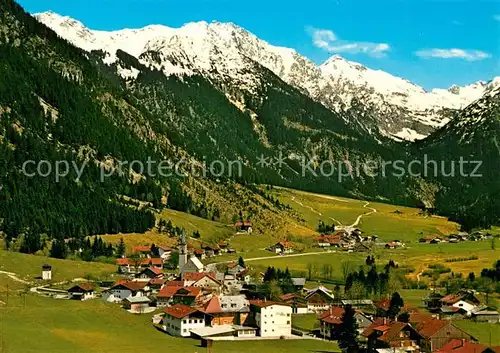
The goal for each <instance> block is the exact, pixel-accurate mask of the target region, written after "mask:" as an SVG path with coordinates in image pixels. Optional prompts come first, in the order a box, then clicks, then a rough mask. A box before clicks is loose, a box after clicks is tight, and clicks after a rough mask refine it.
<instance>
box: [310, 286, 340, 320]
mask: <svg viewBox="0 0 500 353" xmlns="http://www.w3.org/2000/svg"><path fill="white" fill-rule="evenodd" d="M333 300H334V296H333V293H332V292H331V291H330V290H329V289H327V288H325V287H323V286H319V287H317V288H315V289H312V290H309V291H307V295H306V301H307V310H308V311H309V312H311V313H317V312H323V311H327V310H328V309H329V308H330V306H331V305H332V303H333Z"/></svg>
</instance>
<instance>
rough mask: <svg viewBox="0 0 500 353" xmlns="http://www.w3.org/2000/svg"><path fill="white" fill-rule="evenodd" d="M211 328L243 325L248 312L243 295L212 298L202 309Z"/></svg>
mask: <svg viewBox="0 0 500 353" xmlns="http://www.w3.org/2000/svg"><path fill="white" fill-rule="evenodd" d="M200 310H201V311H203V312H204V313H205V314H207V322H209V323H210V325H211V326H217V325H243V323H245V321H246V320H247V317H248V313H249V312H250V303H249V301H248V300H247V299H246V298H245V296H244V295H235V296H222V297H218V296H213V297H212V298H211V299H210V300H209V301H208V302H207V303H205V305H204V307H203V309H200Z"/></svg>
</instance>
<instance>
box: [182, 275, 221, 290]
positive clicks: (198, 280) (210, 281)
mask: <svg viewBox="0 0 500 353" xmlns="http://www.w3.org/2000/svg"><path fill="white" fill-rule="evenodd" d="M183 278H184V282H185V283H186V285H187V286H192V287H199V288H201V289H202V290H204V291H208V292H214V293H220V292H221V290H222V283H221V282H220V281H218V280H217V279H216V278H215V273H208V272H191V273H189V272H188V273H184V274H183Z"/></svg>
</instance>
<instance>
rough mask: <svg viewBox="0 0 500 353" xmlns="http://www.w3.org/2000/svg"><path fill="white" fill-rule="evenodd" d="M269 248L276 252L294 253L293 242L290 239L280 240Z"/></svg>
mask: <svg viewBox="0 0 500 353" xmlns="http://www.w3.org/2000/svg"><path fill="white" fill-rule="evenodd" d="M269 250H270V251H272V252H274V253H276V254H291V253H293V244H292V243H290V242H289V241H280V242H278V243H276V244H274V245H273V246H271V247H270V248H269Z"/></svg>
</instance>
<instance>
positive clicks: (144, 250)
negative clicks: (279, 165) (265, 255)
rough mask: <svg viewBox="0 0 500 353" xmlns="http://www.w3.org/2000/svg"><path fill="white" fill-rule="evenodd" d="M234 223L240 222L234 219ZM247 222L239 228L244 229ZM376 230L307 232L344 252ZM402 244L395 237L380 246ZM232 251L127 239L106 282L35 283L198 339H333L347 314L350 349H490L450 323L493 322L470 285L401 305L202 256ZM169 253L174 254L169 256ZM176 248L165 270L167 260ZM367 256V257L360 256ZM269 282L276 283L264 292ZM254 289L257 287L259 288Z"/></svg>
mask: <svg viewBox="0 0 500 353" xmlns="http://www.w3.org/2000/svg"><path fill="white" fill-rule="evenodd" d="M240 226H242V227H245V225H244V224H241V225H240ZM248 228H250V232H251V227H250V224H247V228H246V229H244V231H245V232H247V233H248V231H249V229H248ZM376 241H377V237H376V236H371V237H363V236H361V234H359V233H358V231H357V230H354V231H352V232H351V233H345V232H339V233H336V234H335V235H327V234H324V235H322V236H321V237H319V238H317V239H316V242H317V246H318V247H320V248H326V247H338V248H344V249H346V250H347V251H369V250H370V248H371V245H372V244H374V243H375V242H376ZM403 246H405V245H404V244H403V243H401V242H399V241H398V240H394V241H392V242H390V243H387V244H385V245H384V247H385V248H386V249H392V248H397V247H403ZM268 250H270V251H272V252H274V253H277V254H284V255H285V254H290V253H293V244H292V243H290V242H287V241H280V242H278V243H276V244H274V245H272V246H270V247H269V249H268ZM231 251H232V250H231V249H230V248H229V247H228V246H227V244H225V243H220V244H218V245H217V246H213V245H212V246H205V247H204V248H203V249H193V248H190V249H189V248H188V244H187V241H186V235H185V233H184V232H183V233H182V235H181V236H180V238H179V241H178V246H177V249H174V248H172V247H168V246H156V245H151V246H136V247H134V248H133V249H132V253H131V254H130V255H131V256H129V257H125V256H124V257H122V258H119V259H117V260H116V265H117V273H118V274H119V275H120V276H121V278H120V279H118V280H117V281H115V282H112V283H99V284H96V283H93V282H91V281H88V282H75V283H73V284H72V285H71V286H70V288H68V289H67V291H66V292H64V291H62V290H56V289H51V288H50V287H49V286H45V287H44V286H42V287H38V288H37V292H38V293H39V294H42V295H49V296H52V297H54V298H61V299H62V298H64V299H71V300H82V301H86V300H104V301H106V302H110V303H116V305H120V306H121V307H122V308H123V310H126V311H128V312H129V313H130V314H133V315H151V324H152V326H153V327H152V329H155V328H156V329H157V330H158V331H160V332H162V333H163V334H167V335H171V336H176V337H183V338H185V339H198V340H200V342H201V345H202V347H211V346H212V344H213V343H214V342H216V341H246V340H265V339H282V340H283V339H284V340H289V339H298V340H304V339H308V340H325V341H331V342H332V343H333V342H336V341H338V340H339V339H340V338H341V337H342V336H343V335H344V334H345V332H344V330H345V327H344V320H346V317H347V316H349V315H352V316H351V319H352V320H353V321H354V322H355V324H354V326H352V327H354V328H355V330H356V333H355V340H356V342H357V343H356V344H357V345H358V347H359V350H363V351H367V352H378V353H389V352H393V353H403V352H404V353H409V352H413V353H419V352H429V353H430V352H438V353H451V352H457V353H466V352H480V353H494V352H497V353H498V352H500V347H488V346H487V345H484V343H479V342H478V340H477V339H476V338H475V337H474V336H473V335H472V334H470V333H468V332H466V331H465V330H463V329H461V328H459V327H458V326H457V325H456V324H455V322H456V320H471V321H475V322H487V323H491V324H493V325H494V326H495V327H496V328H497V332H498V327H500V314H499V313H498V311H497V310H496V309H495V308H494V307H491V306H488V305H487V304H485V303H482V302H481V300H480V299H479V297H478V295H476V293H475V291H473V290H462V289H461V290H458V291H456V292H455V293H451V294H442V293H440V292H439V291H435V290H429V291H428V293H427V295H426V296H424V297H422V298H421V301H422V306H421V307H418V308H417V307H415V306H413V305H410V304H407V303H406V302H405V301H404V298H402V297H400V295H399V294H398V293H397V292H395V293H392V295H387V296H386V297H385V298H381V299H379V300H372V299H369V298H356V299H346V298H345V297H341V296H340V295H339V292H338V290H339V289H338V288H337V290H336V291H333V290H331V289H328V288H327V287H326V286H323V285H322V284H321V283H318V284H317V285H316V286H312V287H309V286H308V284H307V279H306V278H302V277H292V276H291V274H290V273H289V272H288V269H286V271H283V270H279V269H278V270H276V269H274V268H269V269H268V271H266V272H265V273H263V272H261V273H258V274H257V275H255V274H254V273H252V271H251V270H250V267H249V266H247V265H246V264H245V261H244V259H243V258H242V257H240V259H239V260H238V261H228V262H223V263H211V264H208V265H204V264H203V263H202V260H204V259H206V258H213V257H216V256H218V255H220V254H224V253H229V252H231ZM174 253H176V254H175V255H174ZM172 256H178V265H177V267H176V268H175V269H172V268H169V260H171V257H172ZM368 259H371V257H370V256H369V257H368V258H367V261H368ZM51 272H52V267H51V266H50V265H45V266H44V267H43V268H42V278H43V280H50V279H51V276H52V275H51ZM273 285H278V286H281V287H283V288H285V287H286V291H283V294H280V295H279V296H278V297H276V296H274V295H273V293H272V292H273V288H272V287H273ZM263 288H264V289H263ZM312 314H314V315H315V317H316V320H317V324H316V325H315V327H316V328H317V329H315V330H311V331H304V330H301V329H300V328H297V327H296V325H294V319H295V318H300V317H301V316H305V315H312Z"/></svg>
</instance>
